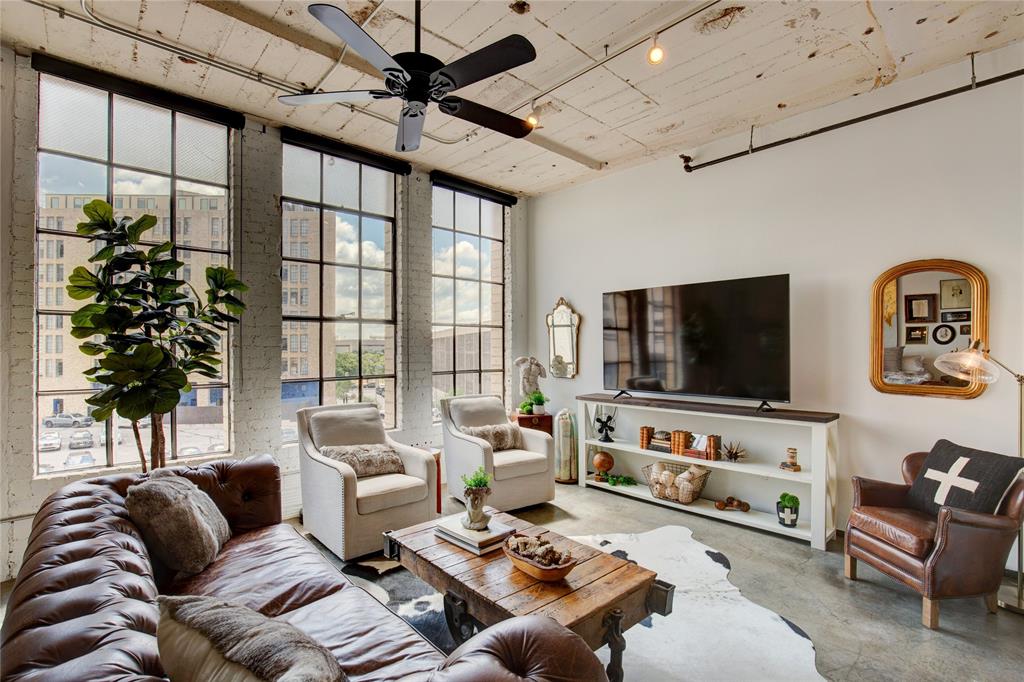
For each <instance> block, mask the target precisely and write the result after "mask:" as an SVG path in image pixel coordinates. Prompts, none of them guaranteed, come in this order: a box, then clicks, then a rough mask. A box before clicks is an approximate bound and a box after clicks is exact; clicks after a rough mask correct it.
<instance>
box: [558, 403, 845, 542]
mask: <svg viewBox="0 0 1024 682" xmlns="http://www.w3.org/2000/svg"><path fill="white" fill-rule="evenodd" d="M576 400H577V409H578V419H579V424H580V430H581V437H580V439H579V444H580V445H579V448H580V450H579V457H580V462H579V470H580V472H581V476H580V479H579V484H580V486H585V487H590V488H599V489H602V490H608V491H611V492H614V493H618V494H620V495H626V496H629V497H635V498H638V499H641V500H646V501H648V502H653V503H655V504H660V505H663V506H666V507H671V508H674V509H678V510H680V511H685V512H690V513H693V514H701V515H704V516H710V517H713V518H716V519H722V520H724V521H729V522H732V523H738V524H741V525H745V526H750V527H752V528H758V529H760V530H765V531H769V532H772V533H779V534H780V535H787V536H790V537H794V538H798V539H800V540H804V541H806V542H809V543H810V544H811V546H812V547H814V548H816V549H821V550H823V549H825V544H826V543H827V542H828V540H829V539H831V538H833V537H834V536H835V532H836V530H835V509H836V461H837V459H838V456H839V415H838V414H835V413H830V412H806V411H802V410H783V409H778V410H774V411H771V412H759V411H758V410H757V408H754V407H747V406H738V405H726V404H718V403H702V402H691V401H682V400H667V399H662V398H635V397H621V398H618V399H614V398H613V396H612V395H611V394H604V393H591V394H587V395H580V396H576ZM613 411H614V413H615V420H614V426H615V431H614V432H613V433H612V434H611V436H612V438H613V439H614V442H611V443H605V442H601V441H600V440H598V434H597V430H596V425H595V423H594V417H595V416H597V415H598V414H599V413H603V414H605V415H607V414H610V413H611V412H613ZM641 426H653V427H654V428H655V429H657V430H665V431H672V430H674V429H685V430H686V431H690V432H692V433H699V434H717V435H720V436H721V437H722V444H723V445H725V444H728V443H730V442H735V441H739V442H740V443H741V444H742V446H743V447H744V448H746V450H747V456H746V458H745V459H743V460H741V461H739V462H729V461H727V460H703V459H698V458H694V457H683V456H679V455H671V454H667V453H663V452H656V451H653V450H645V449H642V448H641V447H640V427H641ZM791 447H795V448H797V450H798V452H799V463H800V466H801V468H802V470H801V471H798V472H792V471H786V470H784V469H780V468H779V463H780V462H782V461H784V460H785V459H786V449H787V448H791ZM600 450H603V451H605V452H608V453H610V454H611V455H612V457H614V458H615V466H614V468H613V469H612V473H615V474H619V475H629V476H632V477H633V478H635V479H636V480H637V485H636V486H611V485H609V484H608V483H602V482H600V481H595V480H594V477H593V474H592V471H593V464H592V460H593V457H594V453H596V452H598V451H600ZM658 461H663V462H678V463H689V464H700V465H701V466H705V467H708V468H710V469H711V475H710V477H709V478H708V482H707V485H706V487H705V488H704V492H703V494H702V497H701V499H699V500H696V501H694V502H693V503H692V504H688V505H683V504H680V503H678V502H671V501H668V500H662V499H660V498H657V497H654V496H653V495H652V494H651V491H650V489H649V488H648V487H647V485H646V482H645V479H644V477H643V473H642V471H641V469H642V467H643V466H644V465H647V464H652V463H654V462H658ZM584 472H585V473H586V475H582V474H583V473H584ZM783 492H788V493H791V494H794V495H796V496H797V497H799V498H800V520H799V522H798V524H797V526H796V527H795V528H787V527H785V526H783V525H781V524H780V523H779V521H778V518H777V516H776V513H775V502H776V500H778V497H779V495H780V494H781V493H783ZM730 495H731V496H733V497H738V498H740V499H743V500H745V501H747V502H749V503H750V505H751V509H750V511H749V512H741V511H719V510H718V509H716V508H715V505H714V502H713V500H716V499H724V498H725V497H727V496H730Z"/></svg>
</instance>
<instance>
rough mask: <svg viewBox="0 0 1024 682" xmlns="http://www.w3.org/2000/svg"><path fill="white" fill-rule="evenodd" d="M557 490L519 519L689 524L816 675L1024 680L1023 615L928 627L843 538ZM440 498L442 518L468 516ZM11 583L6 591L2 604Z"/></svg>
mask: <svg viewBox="0 0 1024 682" xmlns="http://www.w3.org/2000/svg"><path fill="white" fill-rule="evenodd" d="M556 493H557V494H556V498H555V501H554V502H552V503H550V504H545V505H539V506H536V507H530V508H528V509H523V510H519V511H517V512H516V516H519V517H521V518H524V519H527V520H529V521H531V522H532V523H536V524H541V525H544V526H547V527H549V528H551V529H552V530H555V531H557V532H559V533H561V534H562V535H591V534H598V533H638V532H643V531H645V530H651V529H653V528H657V527H659V526H664V525H672V524H675V525H682V526H686V527H688V528H690V529H691V530H692V531H693V536H694V538H695V539H697V540H699V541H700V542H702V543H704V544H706V545H708V546H710V547H713V548H714V549H716V550H718V551H720V552H722V553H723V554H725V556H726V557H728V559H729V561H730V563H731V565H732V571H731V572H730V574H729V579H730V580H731V581H732V583H733V584H734V585H736V586H737V587H739V588H740V590H741V591H742V592H743V594H744V596H746V597H747V598H748V599H750V600H751V601H754V602H756V603H758V604H760V605H762V606H764V607H766V608H769V609H771V610H772V611H775V612H776V613H779V614H781V615H783V616H785V617H786V618H787V619H789V620H790V621H791V622H793V623H794V624H796V625H797V626H799V627H800V628H802V629H803V630H804V632H806V633H807V634H808V635H809V636H810V638H811V640H812V641H813V642H814V646H815V650H816V652H817V659H816V663H817V667H818V672H820V673H821V674H822V675H824V676H825V677H827V678H829V679H830V680H851V681H852V680H872V681H877V680H913V681H914V682H923V681H925V680H1001V681H1002V680H1006V681H1009V680H1024V617H1022V616H1017V615H1014V614H1011V613H1008V612H1005V611H1000V612H999V613H998V614H996V615H991V614H989V613H988V612H987V611H986V610H985V607H984V604H982V601H981V600H980V599H960V600H953V601H947V602H944V603H943V605H942V618H941V623H940V627H941V629H940V630H938V631H932V630H928V629H926V628H924V627H922V626H921V624H920V619H921V610H920V609H921V600H920V598H919V597H918V596H917V595H916V594H915V593H914V592H913V591H912V590H910V589H908V588H906V587H903V586H902V585H900V584H898V583H896V582H895V581H894V580H891V579H890V578H888V577H886V576H884V575H882V574H881V573H879V572H877V571H875V570H874V569H872V568H871V567H869V566H866V565H864V564H861V565H860V567H859V568H860V580H858V581H857V582H850V581H848V580H846V579H845V578H844V577H843V555H842V544H841V542H839V541H833V542H832V543H831V544H830V546H829V551H828V552H819V551H817V550H814V549H811V548H810V546H809V545H806V544H804V543H802V542H798V541H796V540H790V539H788V538H784V537H781V536H778V535H774V534H771V533H764V532H760V531H756V530H752V529H750V528H745V527H742V526H735V525H733V524H730V523H724V522H721V521H714V520H711V519H707V518H704V517H702V516H697V515H695V514H686V513H683V512H678V511H674V510H672V509H666V508H665V507H661V506H657V505H653V504H647V503H644V502H641V501H639V500H635V499H631V498H627V497H623V496H621V495H615V494H612V493H607V492H604V491H601V490H593V489H582V488H579V487H577V486H572V485H559V486H557V487H556ZM444 499H445V503H444V512H445V513H448V514H454V513H457V512H459V511H461V510H462V505H461V504H460V503H458V502H456V501H455V500H453V499H451V498H449V497H447V496H446V497H445V498H444ZM11 585H12V582H6V583H3V585H0V588H2V589H0V608H4V607H6V602H7V597H8V595H9V593H10V588H11ZM2 615H3V614H2V613H0V618H2ZM687 646H689V645H687ZM652 682H653V681H652ZM734 682H753V680H750V681H747V680H743V681H734ZM794 682H797V681H796V680H794Z"/></svg>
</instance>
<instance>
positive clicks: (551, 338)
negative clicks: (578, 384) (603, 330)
mask: <svg viewBox="0 0 1024 682" xmlns="http://www.w3.org/2000/svg"><path fill="white" fill-rule="evenodd" d="M545 320H546V322H547V325H548V369H549V370H550V372H551V376H553V377H556V378H558V379H572V378H573V377H574V376H576V373H577V372H578V371H579V338H580V315H579V313H577V312H576V311H575V310H573V309H572V306H571V305H569V302H568V301H566V300H565V299H564V298H559V299H558V302H557V303H555V308H554V310H552V311H551V312H550V313H548V315H547V317H546V318H545Z"/></svg>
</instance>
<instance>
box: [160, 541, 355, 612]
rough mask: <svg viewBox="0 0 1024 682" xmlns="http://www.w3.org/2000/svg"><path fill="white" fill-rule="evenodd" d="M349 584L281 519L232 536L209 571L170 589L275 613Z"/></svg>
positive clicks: (184, 580)
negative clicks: (270, 524) (213, 597)
mask: <svg viewBox="0 0 1024 682" xmlns="http://www.w3.org/2000/svg"><path fill="white" fill-rule="evenodd" d="M347 584H348V580H347V579H346V578H345V577H344V576H343V575H342V574H341V573H339V572H338V570H337V569H335V568H334V567H333V566H332V565H331V564H329V563H327V562H326V561H324V559H323V556H321V554H320V552H318V551H317V550H316V548H315V547H313V545H312V544H310V543H309V542H308V541H307V540H306V539H305V538H303V537H302V536H301V535H299V533H298V532H297V531H296V530H295V529H294V528H293V527H291V526H289V525H288V524H285V523H280V524H277V525H274V526H267V527H266V528H260V529H259V530H254V531H250V532H248V533H244V534H242V535H236V536H235V537H233V538H231V540H229V541H228V543H227V544H226V545H224V549H223V550H221V553H220V555H219V556H218V557H217V559H216V560H215V561H214V562H213V563H212V564H210V565H209V566H207V567H206V570H205V571H203V572H202V573H200V574H199V575H196V576H192V577H190V578H185V579H181V580H178V581H176V582H175V583H174V584H172V585H171V586H170V588H169V589H168V590H167V591H166V592H167V593H168V594H196V595H209V596H216V597H218V598H220V599H224V600H226V601H232V602H235V603H237V604H242V605H244V606H248V607H249V608H251V609H255V610H257V611H259V612H260V613H262V614H263V615H265V616H277V615H280V614H282V613H287V612H288V611H291V610H292V609H296V608H299V607H300V606H305V605H306V604H309V603H310V602H313V601H316V600H317V599H322V598H323V597H326V596H328V595H331V594H333V593H335V592H337V591H338V590H340V589H342V588H343V587H344V586H345V585H347Z"/></svg>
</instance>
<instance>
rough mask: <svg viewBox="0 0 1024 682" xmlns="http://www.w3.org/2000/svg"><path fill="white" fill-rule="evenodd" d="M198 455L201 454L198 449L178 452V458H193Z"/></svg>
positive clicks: (183, 449) (189, 448)
mask: <svg viewBox="0 0 1024 682" xmlns="http://www.w3.org/2000/svg"><path fill="white" fill-rule="evenodd" d="M198 454H201V451H200V450H199V448H194V447H187V448H182V449H181V450H178V457H195V456H196V455H198Z"/></svg>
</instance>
